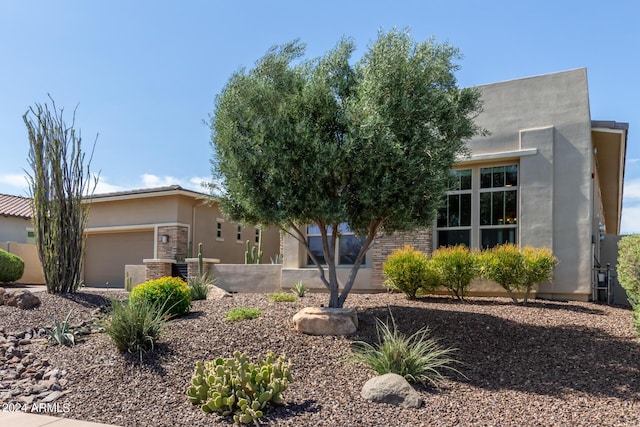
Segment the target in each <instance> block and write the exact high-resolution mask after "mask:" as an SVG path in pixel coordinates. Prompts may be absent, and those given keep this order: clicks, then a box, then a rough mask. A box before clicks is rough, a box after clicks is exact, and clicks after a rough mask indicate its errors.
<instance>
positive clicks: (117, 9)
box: [0, 0, 640, 233]
mask: <svg viewBox="0 0 640 427" xmlns="http://www.w3.org/2000/svg"><path fill="white" fill-rule="evenodd" d="M639 21H640V2H637V1H636V0H626V1H622V0H609V1H607V2H602V1H598V2H596V1H592V0H575V1H574V0H563V1H559V0H538V1H529V2H523V1H513V0H509V1H488V2H487V1H485V2H480V1H471V0H468V1H456V0H437V1H436V0H422V1H418V0H416V1H408V0H395V1H393V2H390V1H386V2H385V1H377V0H369V1H359V0H352V1H348V0H340V1H335V0H324V1H322V2H306V1H300V0H297V1H278V0H272V1H269V2H267V1H264V0H263V1H246V0H245V1H224V2H223V1H214V0H211V1H204V0H202V1H195V0H181V1H163V0H156V1H148V0H137V1H123V0H110V1H85V0H56V1H49V0H40V1H36V0H0V193H4V194H14V195H21V196H27V195H28V185H27V182H26V179H25V171H30V168H29V165H28V162H27V157H28V151H29V141H28V138H27V132H26V127H25V124H24V121H23V118H22V116H23V115H24V113H25V112H26V111H27V110H28V109H29V107H32V106H34V105H35V104H44V103H50V100H49V98H48V95H50V96H51V97H52V98H53V100H55V103H56V105H57V106H58V107H59V108H60V107H61V108H63V109H64V117H65V120H66V121H67V123H70V122H71V120H72V118H73V111H74V109H75V111H76V116H75V128H76V129H80V130H81V134H82V147H83V149H84V150H85V151H88V152H90V151H91V149H92V147H94V142H95V148H94V152H93V158H92V161H91V170H92V171H93V172H96V173H97V172H99V177H100V178H99V184H98V188H97V189H96V193H104V192H111V191H120V190H130V189H137V188H148V187H158V186H165V185H173V184H177V185H181V186H183V187H185V188H189V189H193V190H196V191H204V190H203V188H202V187H201V183H202V182H203V181H207V180H210V177H211V172H210V158H211V154H212V149H211V145H210V140H211V134H210V129H209V125H208V122H209V116H210V114H212V112H213V107H214V101H215V97H216V95H217V94H218V93H220V91H221V90H222V88H223V87H224V85H225V84H226V83H227V82H228V80H229V78H230V77H231V75H232V74H233V73H234V72H235V71H238V70H239V69H240V68H242V67H246V68H251V67H252V66H253V65H254V64H255V62H256V60H257V59H259V58H260V57H261V56H262V55H264V53H266V51H267V50H268V49H269V48H270V47H272V46H274V45H279V44H283V43H287V42H289V41H292V40H294V39H300V40H301V41H302V42H304V43H306V46H307V54H306V57H307V58H314V57H319V56H321V55H323V54H324V53H325V52H326V51H328V50H329V49H331V48H332V47H334V46H335V44H336V43H337V42H338V41H339V40H340V39H341V38H342V37H343V36H348V37H351V38H352V39H353V40H354V42H355V43H356V46H357V50H356V52H355V54H354V56H353V59H354V61H356V60H357V59H359V58H360V57H361V55H362V54H363V53H364V52H365V51H366V49H367V47H368V46H369V45H370V44H371V43H372V42H373V40H375V38H376V37H377V34H378V32H379V31H380V30H382V31H388V30H390V29H393V28H399V29H408V30H409V31H410V33H411V36H412V37H413V38H414V40H415V41H424V40H426V39H428V38H430V37H434V38H435V40H436V41H437V42H447V43H449V44H451V45H453V46H455V47H457V48H458V49H460V52H461V53H462V55H463V58H462V59H461V61H460V62H459V65H460V67H461V69H460V70H459V71H458V73H457V78H458V83H459V85H460V86H463V87H469V86H476V85H482V84H488V83H495V82H500V81H505V80H513V79H518V78H523V77H529V76H534V75H540V74H548V73H553V72H557V71H564V70H570V69H575V68H582V67H586V68H587V75H588V82H589V94H590V108H591V118H592V119H593V120H615V121H617V122H625V123H629V139H628V147H627V164H626V171H625V188H624V204H623V214H622V216H623V218H622V232H623V233H637V232H640V147H639V146H638V144H639V141H640V139H639V138H640V82H639V75H640V73H639V70H640V25H638V22H639ZM636 129H638V131H637V132H636ZM96 138H97V139H96Z"/></svg>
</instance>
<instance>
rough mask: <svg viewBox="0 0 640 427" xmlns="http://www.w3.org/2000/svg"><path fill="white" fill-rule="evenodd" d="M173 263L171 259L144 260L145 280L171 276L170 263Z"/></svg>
mask: <svg viewBox="0 0 640 427" xmlns="http://www.w3.org/2000/svg"><path fill="white" fill-rule="evenodd" d="M173 263H175V261H174V260H171V259H151V260H144V264H145V266H146V274H145V280H153V279H159V278H161V277H165V276H171V265H172V264H173Z"/></svg>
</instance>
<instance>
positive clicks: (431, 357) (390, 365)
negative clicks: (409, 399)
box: [351, 316, 459, 386]
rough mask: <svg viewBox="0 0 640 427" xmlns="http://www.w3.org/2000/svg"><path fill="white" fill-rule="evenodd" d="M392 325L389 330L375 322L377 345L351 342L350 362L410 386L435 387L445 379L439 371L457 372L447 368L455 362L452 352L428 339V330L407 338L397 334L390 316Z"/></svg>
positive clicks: (381, 323)
mask: <svg viewBox="0 0 640 427" xmlns="http://www.w3.org/2000/svg"><path fill="white" fill-rule="evenodd" d="M391 323H392V326H391V327H390V326H389V324H388V323H385V322H383V321H381V320H380V319H376V332H377V336H378V343H377V344H375V345H371V344H369V343H367V342H365V341H356V342H354V343H353V347H352V351H353V353H352V358H351V360H352V361H354V362H357V363H363V364H365V365H367V366H368V367H369V368H371V369H373V370H374V371H376V372H377V373H379V374H380V375H384V374H388V373H394V374H398V375H401V376H403V377H404V378H405V379H406V380H407V381H409V382H413V383H415V382H419V383H423V384H424V383H427V382H429V383H431V384H433V385H434V386H438V385H439V383H440V382H441V381H442V380H444V378H445V377H444V375H443V374H442V373H441V370H442V369H448V370H452V371H455V372H459V371H457V370H456V369H455V368H453V367H451V366H450V365H451V364H452V363H455V362H456V361H455V360H454V359H452V358H451V357H450V356H449V355H450V354H451V353H452V352H453V351H455V350H454V349H451V348H441V347H440V346H439V345H438V342H437V341H436V340H435V339H433V338H429V337H428V335H429V329H428V328H427V327H424V328H422V329H420V330H419V331H418V332H416V333H414V334H413V335H411V336H409V337H408V338H407V337H405V336H404V335H403V334H401V333H400V332H398V329H397V327H396V323H395V321H394V319H393V316H392V317H391Z"/></svg>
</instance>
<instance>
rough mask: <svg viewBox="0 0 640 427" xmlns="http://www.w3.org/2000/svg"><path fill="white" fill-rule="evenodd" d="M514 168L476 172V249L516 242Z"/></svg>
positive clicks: (516, 209) (516, 204)
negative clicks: (478, 175)
mask: <svg viewBox="0 0 640 427" xmlns="http://www.w3.org/2000/svg"><path fill="white" fill-rule="evenodd" d="M517 230H518V166H517V165H508V166H496V167H490V168H481V169H480V246H481V248H482V249H487V248H492V247H494V246H497V245H500V244H503V243H517Z"/></svg>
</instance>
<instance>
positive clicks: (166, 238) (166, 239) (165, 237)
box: [160, 234, 169, 243]
mask: <svg viewBox="0 0 640 427" xmlns="http://www.w3.org/2000/svg"><path fill="white" fill-rule="evenodd" d="M160 241H161V242H162V243H167V242H169V235H167V234H163V235H162V237H161V238H160Z"/></svg>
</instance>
